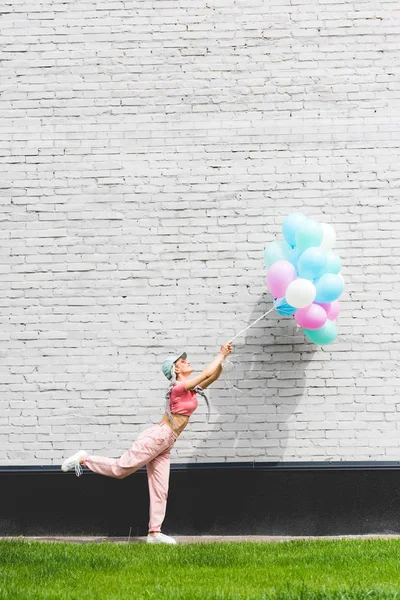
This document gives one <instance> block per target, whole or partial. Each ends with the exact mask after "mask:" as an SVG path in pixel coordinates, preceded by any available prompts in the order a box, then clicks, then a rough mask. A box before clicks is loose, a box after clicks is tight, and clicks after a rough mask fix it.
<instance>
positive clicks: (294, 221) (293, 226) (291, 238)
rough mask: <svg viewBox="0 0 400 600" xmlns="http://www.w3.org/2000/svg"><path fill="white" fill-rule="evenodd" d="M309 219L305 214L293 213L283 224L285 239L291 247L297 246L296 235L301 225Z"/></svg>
mask: <svg viewBox="0 0 400 600" xmlns="http://www.w3.org/2000/svg"><path fill="white" fill-rule="evenodd" d="M307 220H308V219H307V217H306V216H305V215H303V213H297V212H295V213H291V214H290V215H288V216H287V217H286V219H285V220H284V221H283V223H282V233H283V237H284V238H285V240H286V241H287V243H288V244H290V246H292V247H293V246H295V245H296V233H297V231H298V229H299V228H300V226H301V225H303V224H304V223H305V222H306V221H307Z"/></svg>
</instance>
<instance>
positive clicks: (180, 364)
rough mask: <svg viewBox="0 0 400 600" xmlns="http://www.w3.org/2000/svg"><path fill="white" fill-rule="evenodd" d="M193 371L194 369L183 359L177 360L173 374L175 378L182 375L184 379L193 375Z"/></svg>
mask: <svg viewBox="0 0 400 600" xmlns="http://www.w3.org/2000/svg"><path fill="white" fill-rule="evenodd" d="M193 371H194V369H193V368H192V366H191V364H190V362H189V361H188V360H185V359H184V358H178V360H177V361H176V363H175V373H176V375H177V376H178V375H183V376H184V377H188V376H189V375H191V374H192V373H193Z"/></svg>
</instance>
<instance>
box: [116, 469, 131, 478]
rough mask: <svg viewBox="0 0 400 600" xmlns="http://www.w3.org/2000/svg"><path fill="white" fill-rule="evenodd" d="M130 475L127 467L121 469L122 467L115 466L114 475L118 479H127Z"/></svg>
mask: <svg viewBox="0 0 400 600" xmlns="http://www.w3.org/2000/svg"><path fill="white" fill-rule="evenodd" d="M128 475H129V471H128V472H126V469H121V467H115V469H114V477H115V478H116V479H125V477H128Z"/></svg>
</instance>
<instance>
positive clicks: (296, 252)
mask: <svg viewBox="0 0 400 600" xmlns="http://www.w3.org/2000/svg"><path fill="white" fill-rule="evenodd" d="M302 252H303V251H302V250H300V249H299V248H293V249H292V251H291V253H290V255H289V258H288V259H287V260H288V261H289V262H290V263H292V265H293V266H294V268H295V269H296V271H297V272H298V267H299V258H300V256H301V255H302Z"/></svg>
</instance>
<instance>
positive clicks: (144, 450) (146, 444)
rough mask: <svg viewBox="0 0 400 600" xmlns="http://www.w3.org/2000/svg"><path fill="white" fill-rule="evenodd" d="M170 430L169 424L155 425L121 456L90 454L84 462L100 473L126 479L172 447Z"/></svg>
mask: <svg viewBox="0 0 400 600" xmlns="http://www.w3.org/2000/svg"><path fill="white" fill-rule="evenodd" d="M169 432H172V430H171V429H170V428H169V427H168V425H166V424H163V425H155V426H154V427H150V429H146V430H145V431H143V432H142V433H141V434H140V435H139V437H138V438H137V439H136V440H135V441H134V442H133V444H132V446H131V447H130V449H129V450H127V451H126V452H124V454H122V456H120V458H108V457H106V456H88V457H86V458H85V460H84V461H83V464H84V465H85V466H86V467H88V468H89V469H90V470H91V471H94V472H95V473H99V474H100V475H107V476H108V477H116V478H117V479H124V478H125V477H127V476H128V475H131V474H132V473H135V471H137V470H138V469H140V467H143V466H144V465H146V464H147V463H148V462H150V461H151V460H153V459H154V458H155V457H156V456H157V455H158V454H160V452H164V450H166V449H167V448H169V447H170V445H171V440H170V433H169Z"/></svg>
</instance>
